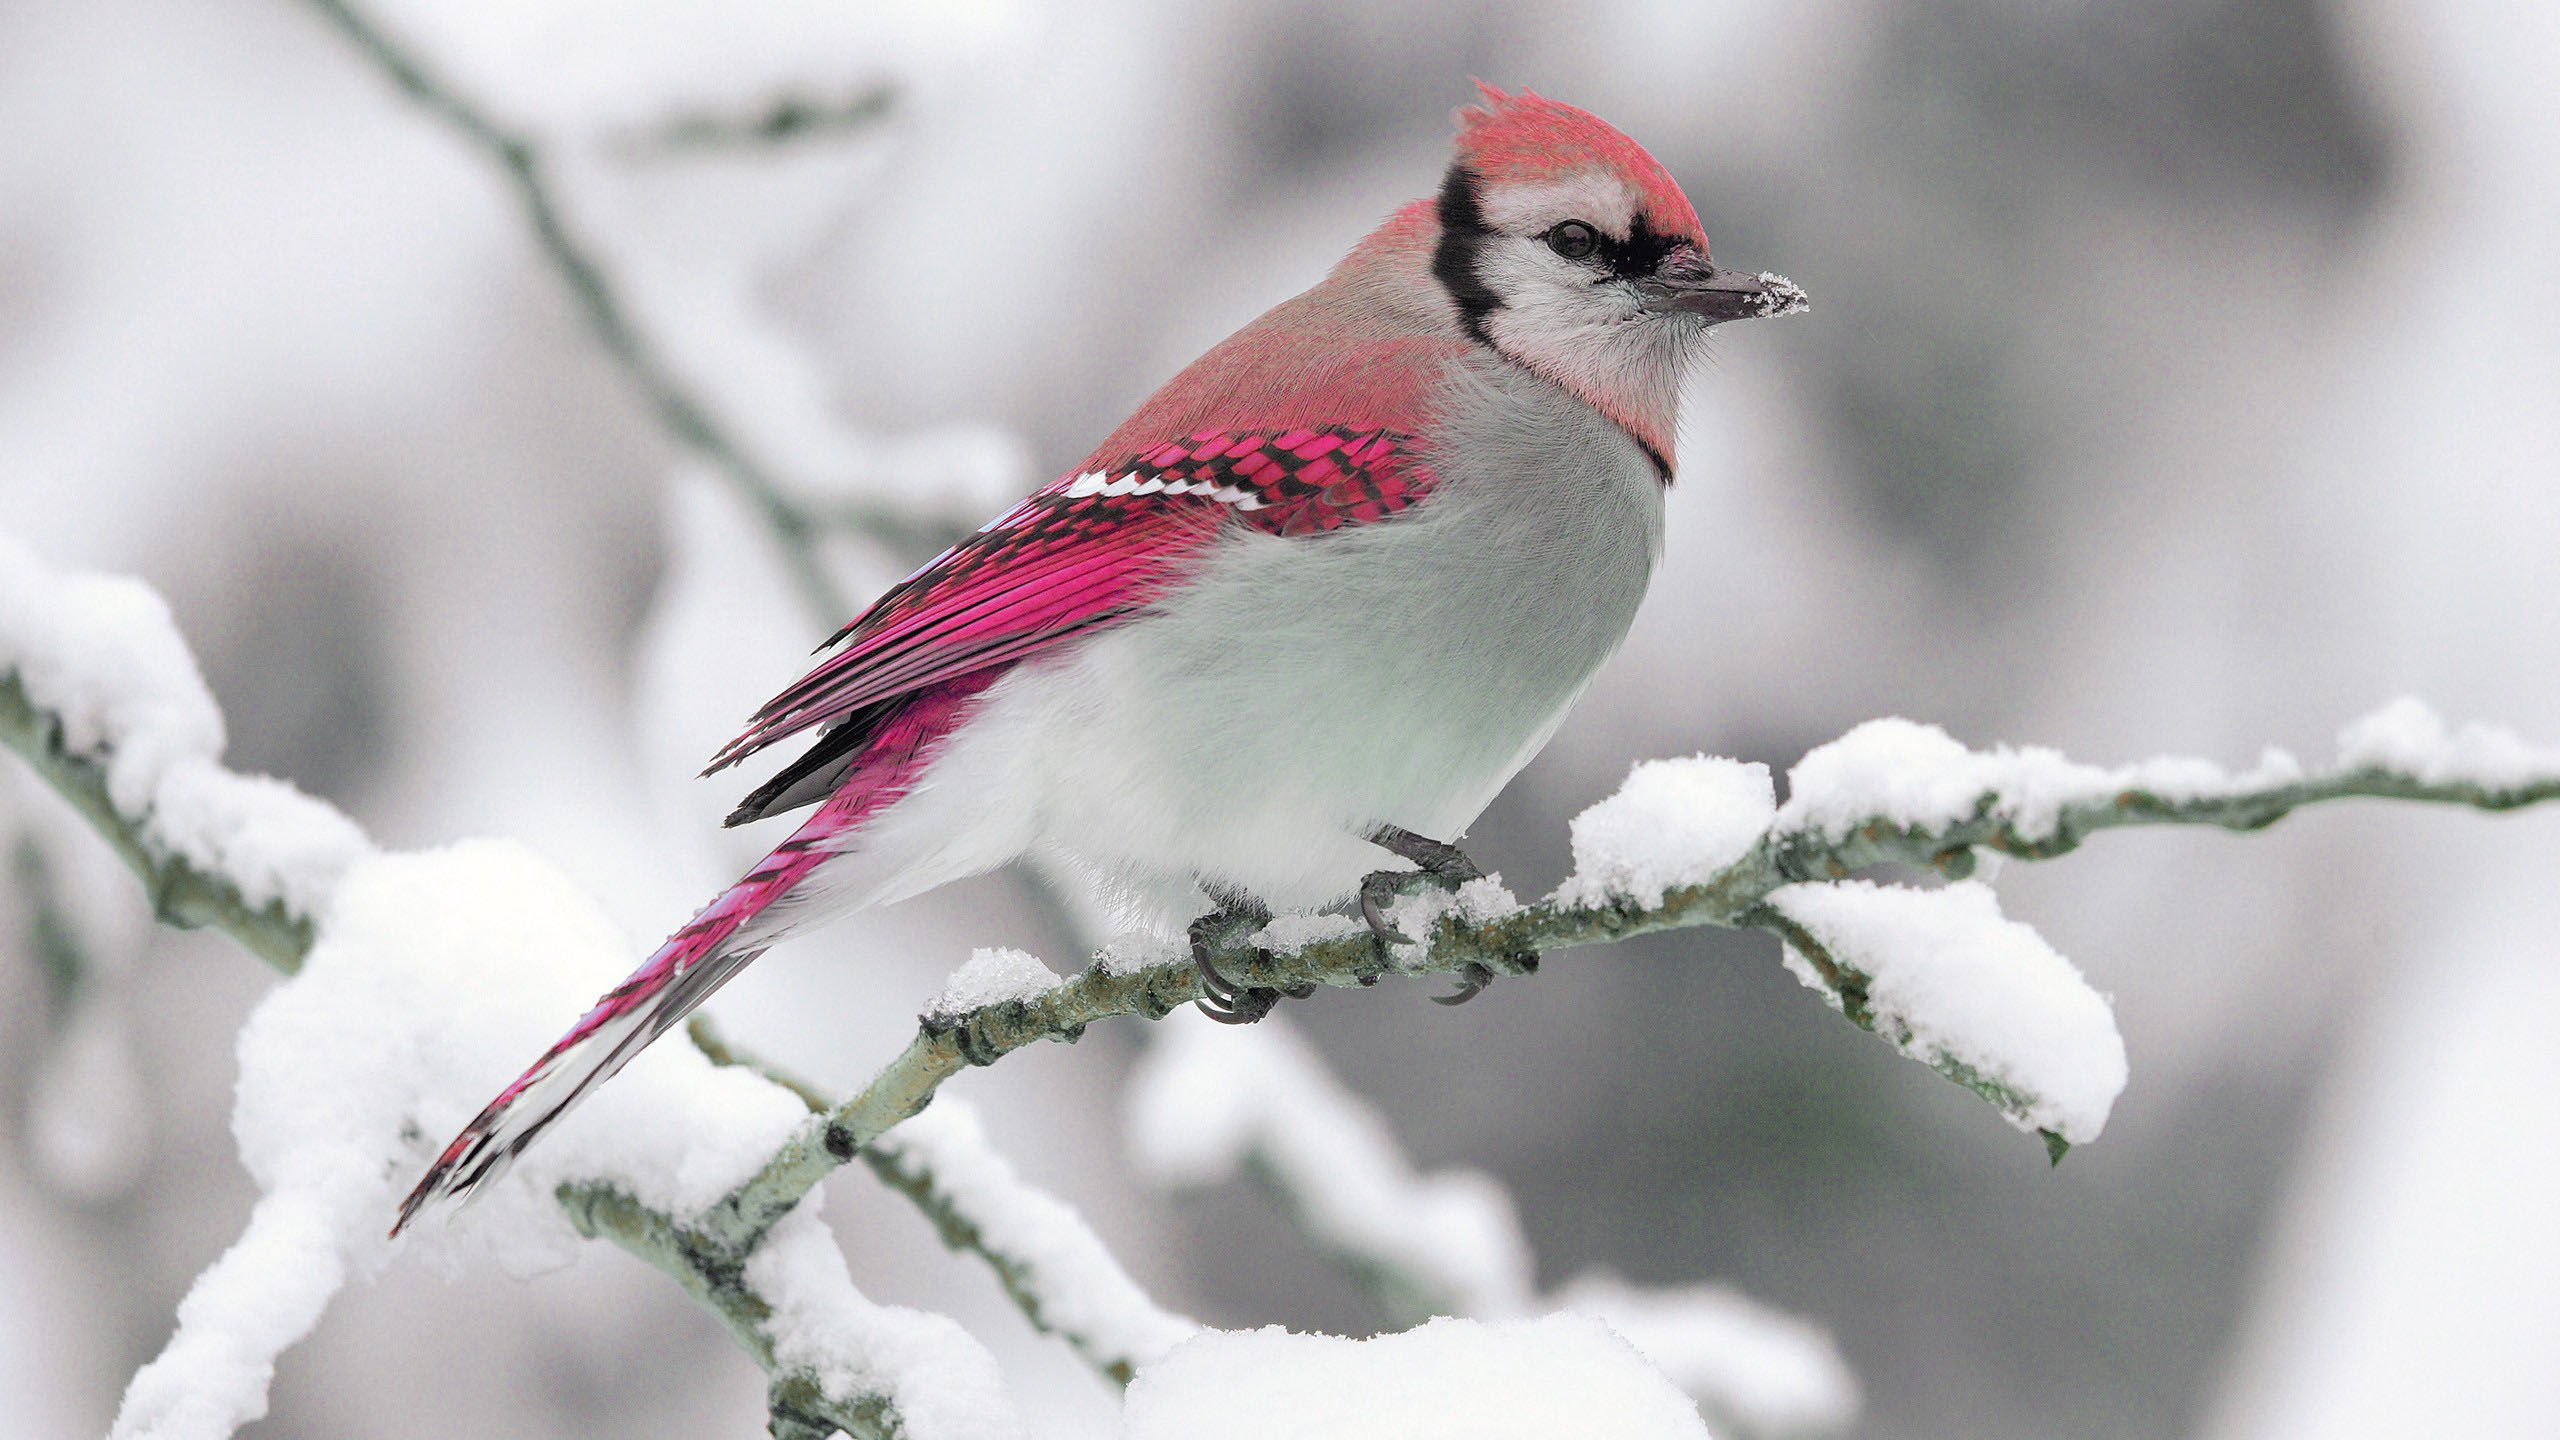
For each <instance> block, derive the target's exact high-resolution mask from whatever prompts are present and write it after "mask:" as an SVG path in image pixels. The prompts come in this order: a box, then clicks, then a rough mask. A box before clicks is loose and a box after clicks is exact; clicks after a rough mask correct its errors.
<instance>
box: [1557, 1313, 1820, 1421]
mask: <svg viewBox="0 0 2560 1440" xmlns="http://www.w3.org/2000/svg"><path fill="white" fill-rule="evenodd" d="M1554 1303H1555V1304H1557V1305H1558V1306H1559V1307H1561V1308H1562V1309H1564V1310H1567V1311H1570V1312H1572V1313H1574V1314H1577V1315H1588V1316H1590V1317H1592V1318H1593V1319H1595V1320H1600V1321H1603V1322H1605V1323H1606V1324H1607V1325H1608V1326H1609V1328H1610V1329H1612V1330H1615V1331H1616V1332H1618V1334H1619V1335H1620V1336H1622V1337H1623V1338H1624V1339H1625V1340H1626V1341H1627V1343H1628V1344H1630V1345H1633V1346H1634V1347H1635V1348H1636V1350H1637V1351H1638V1353H1640V1354H1642V1355H1643V1356H1644V1358H1645V1359H1647V1360H1649V1361H1651V1362H1652V1363H1653V1364H1654V1366H1655V1367H1656V1368H1658V1369H1660V1370H1661V1371H1662V1373H1663V1374H1664V1375H1666V1376H1668V1377H1670V1379H1671V1381H1672V1383H1673V1384H1676V1385H1678V1386H1679V1387H1680V1388H1681V1389H1683V1390H1685V1391H1687V1392H1688V1393H1689V1394H1691V1395H1693V1396H1696V1397H1697V1398H1698V1399H1699V1400H1701V1401H1702V1402H1704V1403H1705V1404H1706V1406H1707V1408H1708V1410H1709V1412H1710V1413H1711V1414H1713V1415H1715V1416H1717V1417H1719V1418H1722V1419H1729V1420H1731V1421H1732V1422H1733V1424H1734V1425H1735V1426H1736V1427H1737V1428H1739V1429H1741V1430H1743V1431H1745V1432H1747V1433H1749V1434H1753V1435H1762V1436H1775V1435H1820V1434H1830V1433H1832V1432H1835V1431H1840V1430H1845V1429H1847V1428H1848V1427H1849V1426H1850V1424H1851V1423H1853V1422H1854V1421H1856V1419H1857V1418H1858V1403H1859V1402H1858V1378H1857V1376H1855V1375H1853V1374H1851V1373H1850V1371H1849V1366H1848V1362H1846V1361H1844V1360H1842V1359H1841V1358H1840V1350H1839V1347H1838V1346H1836V1345H1834V1344H1833V1343H1832V1341H1831V1336H1830V1334H1829V1333H1828V1332H1827V1331H1825V1330H1824V1329H1823V1328H1822V1327H1821V1326H1819V1325H1815V1324H1813V1323H1812V1322H1810V1321H1807V1320H1802V1319H1799V1318H1797V1317H1796V1316H1793V1315H1789V1314H1787V1313H1786V1312H1784V1311H1782V1310H1778V1309H1775V1308H1772V1307H1770V1306H1767V1305H1763V1304H1761V1303H1760V1302H1759V1301H1757V1300H1754V1299H1752V1298H1751V1297H1749V1296H1747V1295H1744V1294H1743V1293H1741V1292H1740V1291H1738V1290H1735V1289H1733V1288H1732V1287H1730V1286H1725V1285H1684V1286H1680V1287H1678V1288H1676V1289H1667V1290H1639V1289H1636V1288H1634V1287H1632V1286H1629V1285H1628V1284H1627V1283H1626V1282H1624V1281H1622V1280H1620V1279H1618V1278H1617V1277H1616V1276H1614V1275H1608V1274H1601V1273H1592V1274H1585V1275H1582V1276H1579V1277H1577V1278H1576V1279H1575V1280H1574V1281H1573V1283H1571V1284H1569V1285H1567V1286H1565V1288H1564V1289H1562V1290H1561V1291H1558V1292H1557V1293H1556V1295H1555V1297H1554Z"/></svg>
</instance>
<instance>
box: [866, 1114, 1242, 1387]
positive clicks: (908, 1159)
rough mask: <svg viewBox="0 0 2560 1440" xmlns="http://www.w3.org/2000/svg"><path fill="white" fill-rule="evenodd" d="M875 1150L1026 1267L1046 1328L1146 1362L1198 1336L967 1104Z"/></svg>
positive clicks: (888, 1138)
mask: <svg viewBox="0 0 2560 1440" xmlns="http://www.w3.org/2000/svg"><path fill="white" fill-rule="evenodd" d="M872 1148H873V1149H875V1150H880V1151H884V1152H886V1153H887V1154H889V1155H891V1156H894V1157H896V1158H897V1159H899V1160H900V1161H902V1162H904V1163H905V1164H908V1165H910V1166H915V1167H920V1168H922V1169H923V1170H925V1171H926V1172H927V1173H929V1174H930V1175H931V1176H932V1177H933V1188H934V1190H935V1191H936V1192H937V1193H939V1194H940V1195H941V1196H942V1197H943V1199H944V1200H945V1201H946V1202H947V1203H949V1204H950V1206H951V1207H952V1208H953V1209H954V1210H957V1211H958V1212H960V1213H961V1214H962V1215H965V1216H967V1217H968V1219H969V1223H970V1224H972V1225H974V1226H976V1227H977V1230H978V1238H979V1241H980V1243H981V1244H983V1245H984V1246H985V1247H986V1248H987V1249H988V1250H989V1251H991V1252H993V1253H995V1254H997V1255H1000V1256H1003V1257H1004V1258H1005V1259H1006V1260H1008V1261H1010V1262H1012V1263H1013V1264H1015V1265H1017V1266H1019V1267H1021V1270H1022V1272H1023V1281H1024V1284H1025V1286H1026V1287H1027V1288H1028V1289H1030V1290H1031V1291H1032V1292H1033V1293H1035V1294H1036V1295H1038V1296H1039V1303H1040V1323H1041V1324H1042V1325H1044V1326H1046V1327H1048V1328H1050V1329H1053V1330H1056V1331H1059V1332H1061V1333H1062V1334H1065V1335H1068V1336H1070V1337H1073V1339H1074V1341H1075V1343H1076V1344H1077V1345H1078V1347H1079V1348H1081V1349H1083V1350H1085V1351H1086V1352H1087V1353H1089V1354H1092V1355H1094V1356H1096V1357H1097V1358H1099V1359H1101V1360H1102V1361H1104V1362H1105V1363H1109V1362H1111V1361H1114V1360H1125V1361H1127V1362H1129V1363H1130V1364H1132V1365H1145V1364H1147V1363H1149V1362H1151V1361H1154V1360H1156V1359H1158V1358H1160V1357H1162V1356H1163V1355H1164V1354H1165V1353H1166V1352H1167V1351H1170V1350H1171V1349H1172V1348H1173V1347H1174V1346H1176V1345H1179V1344H1181V1343H1182V1342H1183V1341H1184V1340H1187V1339H1189V1338H1190V1337H1191V1336H1192V1335H1193V1334H1195V1333H1196V1332H1197V1331H1198V1330H1199V1328H1200V1326H1199V1324H1198V1323H1197V1322H1196V1321H1193V1320H1190V1319H1188V1318H1186V1317H1184V1316H1181V1315H1176V1314H1174V1313H1173V1312H1171V1311H1169V1310H1166V1309H1164V1308H1163V1307H1162V1306H1160V1305H1158V1304H1156V1302H1155V1301H1154V1300H1153V1299H1152V1298H1150V1297H1149V1296H1148V1295H1147V1293H1146V1291H1144V1290H1142V1289H1140V1288H1139V1286H1138V1283H1137V1282H1136V1281H1135V1280H1132V1279H1130V1278H1129V1272H1128V1271H1126V1270H1124V1269H1122V1268H1121V1267H1120V1262H1119V1261H1118V1260H1117V1259H1115V1258H1114V1257H1113V1256H1112V1254H1111V1251H1110V1250H1109V1249H1108V1248H1107V1247H1105V1246H1104V1245H1103V1243H1102V1239H1101V1237H1100V1236H1098V1235H1096V1234H1094V1233H1093V1227H1091V1226H1090V1225H1087V1224H1086V1223H1085V1221H1084V1217H1083V1216H1081V1215H1079V1214H1077V1213H1076V1211H1075V1209H1074V1208H1073V1207H1072V1206H1069V1205H1068V1204H1067V1203H1066V1202H1064V1201H1062V1200H1060V1199H1058V1198H1057V1197H1056V1196H1054V1195H1051V1194H1050V1193H1048V1192H1047V1191H1045V1190H1042V1189H1040V1188H1039V1187H1037V1186H1035V1185H1032V1184H1030V1183H1029V1182H1027V1181H1025V1180H1024V1179H1023V1178H1022V1177H1021V1175H1019V1174H1018V1173H1016V1172H1015V1170H1014V1168H1013V1165H1012V1163H1011V1162H1010V1161H1007V1160H1006V1159H1005V1158H1004V1156H1003V1155H1002V1154H1001V1153H999V1152H998V1151H997V1150H996V1149H995V1147H994V1146H993V1145H991V1144H989V1143H988V1141H987V1133H986V1127H985V1125H984V1124H983V1123H981V1122H980V1120H979V1119H978V1113H977V1111H976V1110H975V1109H973V1108H971V1107H970V1106H969V1105H968V1104H967V1103H966V1102H964V1101H959V1100H953V1099H948V1098H945V1099H940V1100H937V1101H935V1102H934V1104H933V1105H932V1107H931V1108H929V1109H927V1110H926V1111H924V1112H923V1113H922V1114H920V1115H917V1116H916V1117H915V1118H913V1119H911V1120H908V1121H905V1122H904V1123H902V1124H900V1125H898V1126H897V1127H896V1128H895V1129H892V1130H890V1131H889V1132H888V1133H887V1134H886V1135H883V1136H882V1137H880V1139H878V1140H877V1141H874V1142H873V1145H872Z"/></svg>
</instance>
